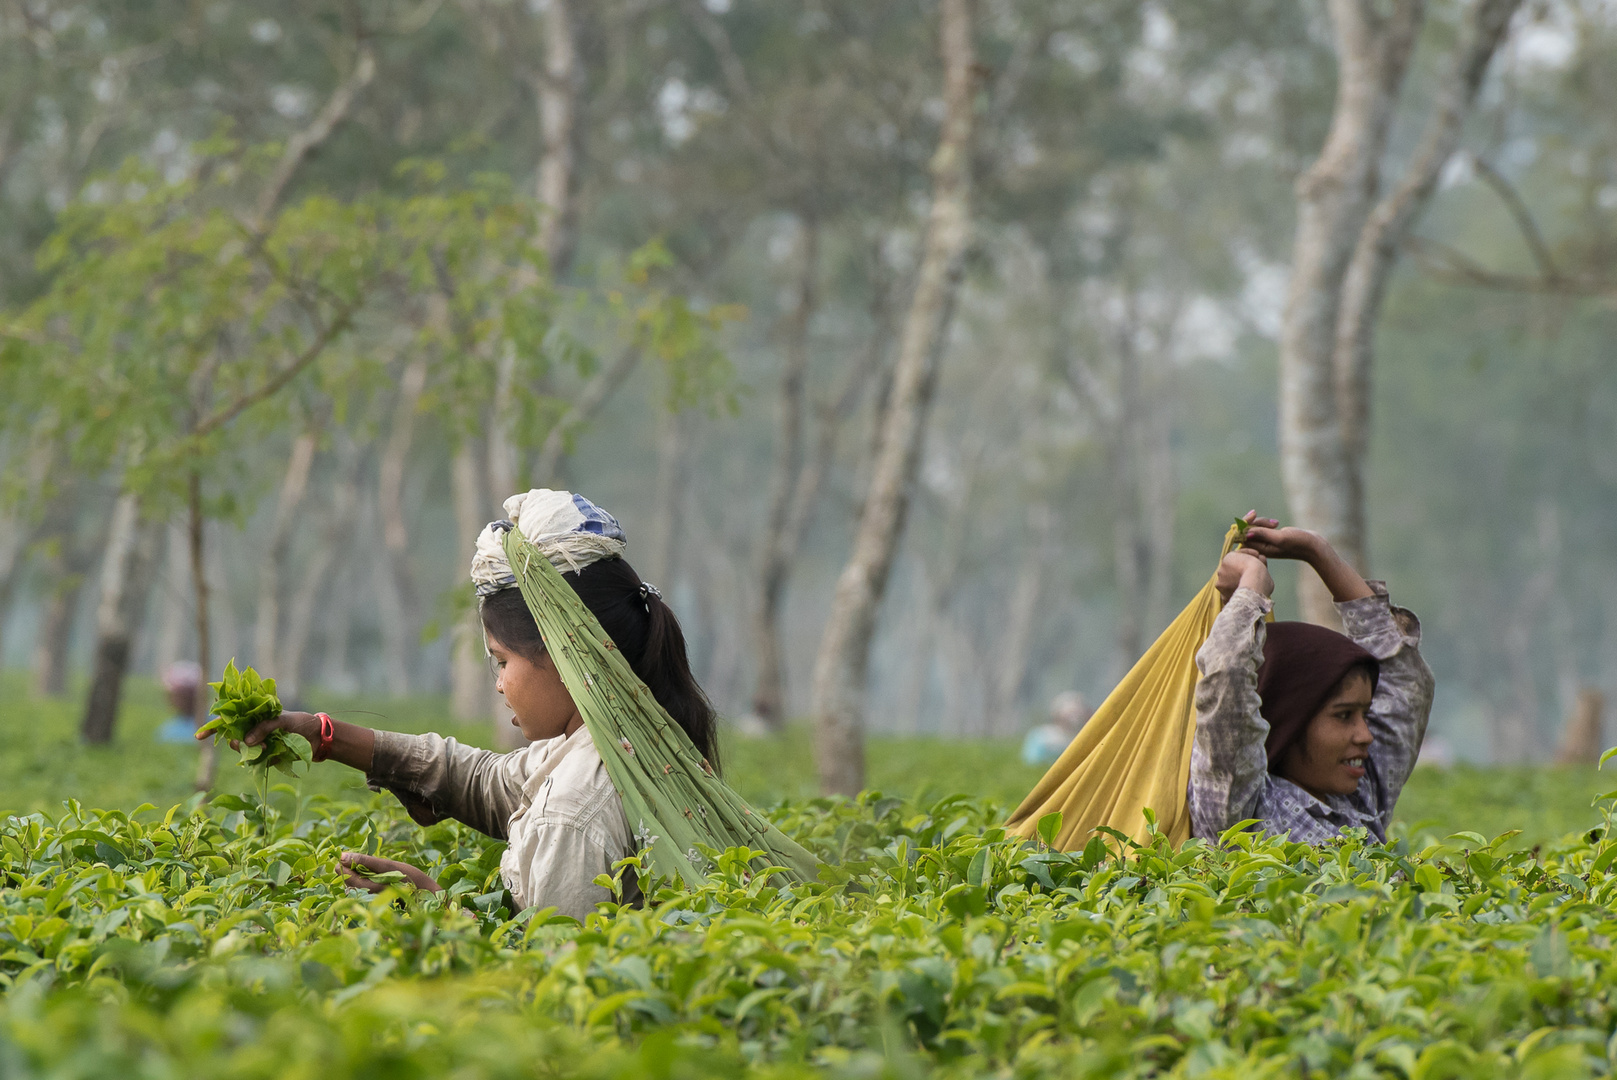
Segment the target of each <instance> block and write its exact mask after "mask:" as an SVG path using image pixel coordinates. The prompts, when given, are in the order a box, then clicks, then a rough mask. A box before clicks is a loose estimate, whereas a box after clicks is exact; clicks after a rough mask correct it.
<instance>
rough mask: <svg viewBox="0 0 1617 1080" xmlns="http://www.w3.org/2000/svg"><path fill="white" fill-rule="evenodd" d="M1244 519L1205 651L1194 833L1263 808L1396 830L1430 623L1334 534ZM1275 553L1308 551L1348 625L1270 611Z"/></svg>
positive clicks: (1325, 827)
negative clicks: (1423, 640)
mask: <svg viewBox="0 0 1617 1080" xmlns="http://www.w3.org/2000/svg"><path fill="white" fill-rule="evenodd" d="M1247 521H1248V522H1249V523H1250V524H1249V528H1248V529H1247V532H1246V537H1245V539H1244V540H1243V541H1242V545H1241V547H1239V548H1237V549H1236V550H1234V551H1232V552H1230V554H1229V555H1227V556H1226V557H1225V559H1224V562H1223V563H1222V564H1221V565H1220V566H1219V573H1218V590H1219V592H1220V593H1221V594H1222V595H1223V597H1224V600H1225V604H1224V610H1223V611H1221V612H1220V613H1219V616H1218V618H1217V620H1215V621H1214V623H1213V629H1212V632H1211V633H1210V634H1209V635H1208V638H1207V641H1206V643H1205V644H1204V645H1203V646H1202V648H1201V651H1200V652H1199V653H1197V654H1196V666H1197V668H1198V669H1199V670H1200V672H1201V680H1200V681H1199V682H1198V683H1197V684H1196V740H1195V744H1194V746H1193V748H1192V750H1191V758H1190V817H1191V828H1192V831H1193V833H1194V834H1195V835H1197V836H1202V837H1206V838H1208V839H1215V838H1217V837H1218V835H1219V834H1220V833H1222V832H1223V831H1224V830H1225V829H1228V828H1229V827H1230V826H1232V825H1235V824H1238V823H1239V822H1242V821H1246V820H1250V819H1256V820H1258V821H1259V822H1260V827H1261V828H1262V829H1263V831H1264V832H1267V833H1271V834H1274V835H1284V836H1289V837H1290V838H1291V839H1292V840H1302V841H1308V842H1317V841H1321V840H1328V839H1330V838H1331V837H1333V836H1336V835H1338V834H1340V833H1341V831H1342V830H1343V829H1346V828H1353V827H1362V828H1364V829H1367V830H1368V831H1369V833H1370V835H1371V836H1373V837H1374V838H1376V839H1377V840H1385V839H1386V837H1387V825H1388V823H1389V822H1390V821H1391V820H1392V811H1393V806H1394V804H1395V803H1396V802H1397V801H1398V794H1399V792H1401V791H1402V790H1403V787H1404V782H1405V781H1406V780H1408V779H1409V774H1410V771H1411V770H1413V769H1414V767H1415V759H1416V758H1417V757H1418V756H1419V754H1420V745H1421V740H1422V739H1423V738H1424V737H1425V734H1426V721H1427V718H1428V716H1429V715H1430V713H1431V709H1432V685H1433V680H1432V672H1431V669H1430V668H1428V667H1427V666H1426V661H1425V660H1423V659H1422V658H1421V655H1420V621H1419V620H1418V619H1416V618H1415V616H1414V614H1413V613H1412V612H1410V611H1407V610H1406V609H1404V608H1400V607H1394V606H1393V605H1392V603H1391V601H1390V600H1389V599H1388V595H1387V587H1386V585H1385V584H1383V583H1382V582H1379V581H1366V580H1365V579H1364V578H1363V577H1361V576H1360V575H1359V573H1358V571H1356V570H1354V569H1353V567H1352V566H1351V565H1350V564H1349V563H1348V562H1347V561H1346V560H1344V559H1343V558H1342V557H1341V556H1340V555H1338V554H1337V553H1336V551H1335V549H1333V548H1332V547H1331V545H1330V544H1329V543H1328V542H1327V541H1326V540H1325V538H1324V537H1322V536H1320V535H1318V534H1317V533H1312V532H1309V531H1307V530H1305V529H1297V528H1284V529H1283V528H1280V527H1279V526H1280V523H1279V522H1278V521H1275V520H1274V519H1272V518H1259V517H1258V516H1257V514H1256V512H1254V513H1251V514H1248V515H1247ZM1269 559H1295V560H1298V561H1300V562H1304V563H1307V564H1308V565H1309V566H1310V567H1311V568H1312V569H1313V570H1314V572H1315V573H1317V574H1318V575H1319V577H1320V580H1321V581H1323V582H1324V584H1325V586H1326V588H1328V589H1329V590H1330V592H1331V597H1332V599H1334V600H1335V601H1336V610H1337V613H1338V614H1339V615H1340V616H1341V619H1342V628H1343V630H1344V631H1345V632H1344V633H1337V632H1336V631H1334V630H1329V629H1326V628H1325V627H1322V626H1315V625H1313V624H1311V623H1298V622H1266V621H1265V620H1266V618H1267V616H1268V615H1269V613H1270V612H1271V611H1272V610H1273V603H1272V602H1271V601H1270V594H1271V593H1273V592H1274V580H1273V578H1271V577H1270V576H1269V568H1268V560H1269Z"/></svg>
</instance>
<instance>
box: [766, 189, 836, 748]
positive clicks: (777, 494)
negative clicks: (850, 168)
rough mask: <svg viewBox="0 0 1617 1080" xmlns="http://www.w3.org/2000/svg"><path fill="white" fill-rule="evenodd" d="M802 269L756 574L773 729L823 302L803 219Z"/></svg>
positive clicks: (781, 698) (778, 718)
mask: <svg viewBox="0 0 1617 1080" xmlns="http://www.w3.org/2000/svg"><path fill="white" fill-rule="evenodd" d="M799 236H800V239H801V251H800V264H799V267H798V275H797V289H796V293H797V295H796V297H795V299H794V302H793V305H792V310H791V311H790V312H789V313H788V315H787V318H786V319H785V321H784V322H785V325H784V326H783V331H784V332H783V335H782V336H783V337H784V339H785V363H784V364H783V365H782V366H781V372H780V395H779V397H777V398H776V403H775V460H774V462H773V467H772V469H771V474H770V478H769V508H768V512H767V513H766V515H765V518H764V534H763V539H762V558H761V559H760V560H759V570H758V603H757V606H756V607H755V608H754V609H753V631H752V632H753V650H754V653H755V655H756V658H757V664H758V672H757V682H756V683H755V684H754V687H753V693H752V711H753V714H754V715H755V716H757V717H758V718H759V719H760V720H762V721H763V722H764V723H765V724H766V725H768V726H769V727H770V728H779V727H780V726H781V724H782V723H783V722H784V721H785V709H786V672H785V661H784V656H783V654H782V650H781V641H780V616H781V608H782V606H783V605H784V604H785V602H786V585H787V583H788V582H789V581H790V579H791V568H792V562H793V558H794V556H795V554H796V552H795V551H794V550H793V549H794V548H795V546H796V545H795V544H794V543H793V540H794V537H793V536H792V535H791V529H792V525H793V521H792V512H793V509H794V507H793V502H794V499H793V496H794V495H795V494H796V492H797V487H798V484H799V482H800V479H801V474H802V473H803V441H804V438H803V429H804V426H805V424H804V421H805V419H806V418H805V413H806V412H807V407H806V402H805V399H806V397H807V390H806V387H805V384H806V382H807V380H808V363H809V350H808V329H809V320H810V319H811V318H813V315H814V308H815V305H816V304H817V302H818V295H819V290H818V288H817V287H816V282H817V280H818V277H819V272H820V226H819V222H817V221H816V220H814V219H813V218H812V217H806V218H804V219H803V220H802V222H801V225H800V229H799Z"/></svg>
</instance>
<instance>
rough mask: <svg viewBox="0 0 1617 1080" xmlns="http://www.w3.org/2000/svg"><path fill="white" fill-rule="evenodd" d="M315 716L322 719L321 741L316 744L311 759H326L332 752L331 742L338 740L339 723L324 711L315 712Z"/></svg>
mask: <svg viewBox="0 0 1617 1080" xmlns="http://www.w3.org/2000/svg"><path fill="white" fill-rule="evenodd" d="M314 717H315V719H316V720H319V721H320V741H319V742H317V743H315V744H314V753H313V754H310V755H309V760H310V761H324V760H326V755H327V754H329V753H331V744H332V743H333V742H335V741H336V740H337V725H336V724H333V723H332V722H331V717H329V716H327V715H326V714H325V713H323V712H317V713H315V714H314Z"/></svg>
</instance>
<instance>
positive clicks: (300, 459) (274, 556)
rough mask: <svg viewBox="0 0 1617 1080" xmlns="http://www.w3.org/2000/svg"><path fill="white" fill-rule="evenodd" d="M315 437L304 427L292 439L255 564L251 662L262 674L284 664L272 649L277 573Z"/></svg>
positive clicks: (276, 633)
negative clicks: (267, 535)
mask: <svg viewBox="0 0 1617 1080" xmlns="http://www.w3.org/2000/svg"><path fill="white" fill-rule="evenodd" d="M318 442H319V440H318V438H317V436H316V435H315V433H314V432H312V431H306V432H304V433H303V434H301V435H299V436H298V437H297V438H296V439H294V440H292V454H291V457H289V458H288V459H287V464H286V475H285V476H284V477H283V478H282V480H281V495H280V498H279V499H278V500H277V502H276V504H275V520H274V523H273V524H272V525H271V526H270V541H269V550H268V551H267V552H265V553H264V557H263V560H262V561H261V562H260V563H259V567H258V611H257V612H256V621H255V623H254V626H253V665H254V666H255V667H256V668H257V669H258V670H259V671H260V672H261V673H262V674H264V675H268V676H276V675H279V674H280V673H281V671H282V670H283V669H284V668H285V667H287V664H286V663H285V659H284V658H283V657H281V656H280V655H279V654H278V653H277V651H276V645H277V643H278V642H279V641H280V635H281V575H282V573H283V572H284V571H285V569H286V556H287V552H288V550H289V549H290V548H291V546H292V535H293V526H294V525H295V524H296V523H297V521H298V507H299V506H301V505H302V504H303V497H304V495H305V494H306V493H307V492H308V490H309V472H310V469H311V467H312V466H313V465H314V452H315V448H316V446H317V445H318Z"/></svg>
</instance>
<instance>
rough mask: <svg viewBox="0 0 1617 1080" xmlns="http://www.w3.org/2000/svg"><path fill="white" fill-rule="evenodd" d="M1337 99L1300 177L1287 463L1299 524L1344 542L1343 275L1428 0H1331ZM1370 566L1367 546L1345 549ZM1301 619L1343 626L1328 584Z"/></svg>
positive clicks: (1309, 582)
mask: <svg viewBox="0 0 1617 1080" xmlns="http://www.w3.org/2000/svg"><path fill="white" fill-rule="evenodd" d="M1329 9H1330V15H1331V25H1332V29H1333V31H1334V33H1335V40H1336V55H1337V84H1336V102H1335V108H1334V111H1333V113H1332V115H1331V126H1330V130H1329V132H1328V134H1327V135H1326V138H1325V146H1324V148H1323V149H1322V150H1321V152H1320V156H1319V159H1318V160H1317V161H1315V162H1314V164H1313V165H1312V166H1311V167H1310V168H1309V169H1308V171H1307V172H1305V173H1304V174H1303V175H1302V177H1301V178H1300V179H1299V180H1298V182H1297V231H1296V236H1295V238H1294V240H1293V244H1292V263H1291V281H1290V283H1289V286H1288V289H1287V294H1286V305H1285V310H1284V313H1283V316H1282V321H1281V329H1280V466H1281V478H1282V481H1283V482H1284V486H1285V490H1286V501H1287V503H1288V504H1289V506H1290V510H1291V516H1292V518H1293V519H1294V521H1295V522H1296V524H1298V525H1301V526H1303V527H1304V528H1309V529H1314V530H1316V531H1318V532H1321V533H1324V534H1325V536H1326V537H1327V538H1329V539H1330V540H1332V541H1333V542H1335V541H1338V540H1340V539H1341V538H1342V537H1343V536H1344V535H1345V534H1346V532H1347V529H1348V521H1349V519H1350V512H1349V510H1348V505H1347V502H1348V498H1349V487H1348V473H1347V462H1346V458H1345V455H1344V447H1343V443H1342V439H1341V425H1340V422H1339V416H1338V412H1337V405H1336V379H1335V375H1334V368H1333V363H1332V357H1333V354H1334V350H1335V340H1336V326H1337V315H1338V311H1339V310H1340V305H1341V290H1342V281H1343V278H1344V276H1345V275H1346V273H1347V268H1348V264H1349V262H1350V261H1351V259H1352V257H1353V251H1354V248H1355V246H1356V244H1357V242H1358V238H1359V234H1360V231H1361V229H1362V228H1363V226H1364V223H1365V220H1366V218H1367V217H1368V216H1369V214H1370V209H1371V205H1372V202H1373V200H1374V199H1375V194H1376V189H1377V186H1378V184H1379V176H1380V162H1381V157H1382V154H1383V153H1384V151H1385V149H1386V143H1387V131H1388V129H1389V127H1390V126H1391V123H1392V118H1393V112H1394V109H1395V108H1396V106H1397V101H1398V92H1399V88H1400V87H1401V86H1402V84H1403V79H1404V73H1405V71H1406V70H1407V68H1408V64H1409V57H1410V54H1411V53H1412V52H1413V50H1414V47H1415V40H1416V38H1417V37H1418V36H1419V33H1420V28H1421V25H1422V23H1423V22H1424V21H1425V4H1424V2H1423V0H1397V3H1396V6H1395V7H1394V8H1393V10H1392V11H1391V12H1390V13H1389V14H1387V15H1385V16H1383V15H1379V14H1378V13H1377V12H1376V11H1375V10H1374V8H1373V6H1372V5H1371V4H1370V3H1369V2H1368V0H1330V4H1329ZM1342 554H1343V556H1344V557H1346V558H1347V559H1348V560H1349V561H1350V562H1353V563H1355V565H1362V563H1363V558H1362V556H1363V552H1362V551H1357V550H1352V549H1344V550H1343V551H1342ZM1298 598H1299V601H1300V603H1301V607H1302V616H1303V618H1305V619H1308V620H1310V621H1313V622H1319V623H1324V624H1327V625H1328V624H1331V623H1334V622H1335V620H1336V611H1335V608H1334V607H1333V605H1332V604H1331V599H1330V595H1329V593H1328V592H1327V591H1326V590H1325V589H1324V586H1323V585H1321V584H1320V583H1319V582H1318V581H1317V580H1316V579H1315V577H1314V576H1313V575H1311V574H1303V575H1301V577H1300V578H1299V582H1298Z"/></svg>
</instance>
